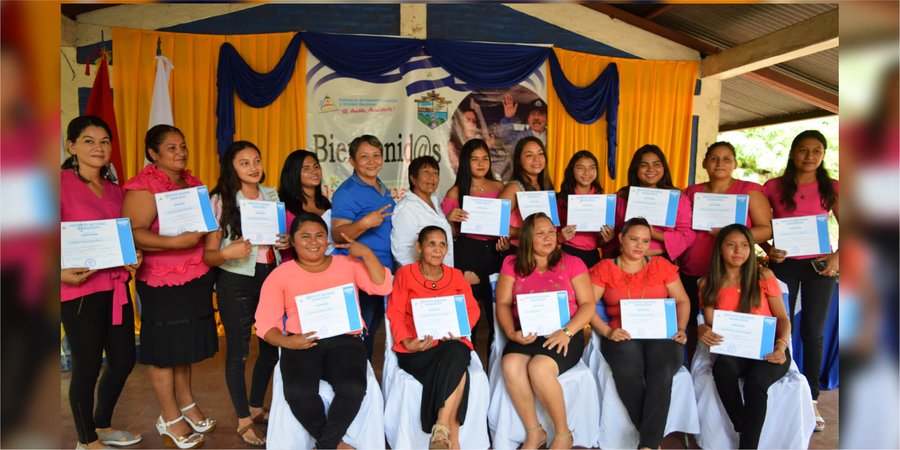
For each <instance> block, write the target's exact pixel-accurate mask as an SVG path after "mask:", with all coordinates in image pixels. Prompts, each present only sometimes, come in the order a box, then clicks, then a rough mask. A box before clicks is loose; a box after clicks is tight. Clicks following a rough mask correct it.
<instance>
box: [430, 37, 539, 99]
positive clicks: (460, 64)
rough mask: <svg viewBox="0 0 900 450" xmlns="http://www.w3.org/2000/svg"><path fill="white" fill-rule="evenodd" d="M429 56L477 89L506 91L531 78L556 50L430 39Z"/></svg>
mask: <svg viewBox="0 0 900 450" xmlns="http://www.w3.org/2000/svg"><path fill="white" fill-rule="evenodd" d="M425 53H427V54H429V55H431V57H432V58H434V59H435V61H437V63H438V65H440V66H441V67H443V68H444V69H445V70H446V71H447V72H450V74H451V75H453V76H454V77H456V78H459V79H460V80H463V81H465V82H466V83H467V84H469V85H470V86H472V87H474V88H475V89H503V88H508V87H510V86H514V85H516V84H519V83H520V82H521V81H523V80H525V79H526V78H528V77H529V76H531V74H532V73H534V71H535V70H538V69H539V68H540V67H541V64H543V63H544V61H546V60H547V55H548V53H552V51H551V50H550V48H548V47H534V46H528V45H504V44H483V43H478V42H461V41H448V40H446V39H426V40H425Z"/></svg>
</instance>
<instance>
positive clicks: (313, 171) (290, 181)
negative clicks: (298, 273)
mask: <svg viewBox="0 0 900 450" xmlns="http://www.w3.org/2000/svg"><path fill="white" fill-rule="evenodd" d="M278 197H279V198H280V199H281V201H282V202H284V209H285V219H286V222H285V223H287V225H288V226H291V223H293V222H294V217H297V216H298V215H300V213H301V212H304V211H305V212H310V213H313V214H316V215H318V216H320V217H322V220H324V221H325V223H326V224H327V225H328V226H329V227H330V226H331V201H330V200H328V197H326V196H325V194H323V193H322V166H320V165H319V158H318V157H316V154H315V153H313V152H310V151H306V150H294V151H293V152H291V154H290V155H288V156H287V158H285V159H284V165H282V166H281V180H280V182H279V186H278ZM333 250H334V241H333V240H332V239H331V230H330V229H329V230H328V249H327V250H326V251H325V252H326V254H328V255H330V254H331V252H332V251H333ZM281 257H282V259H284V260H288V259H293V258H294V249H293V248H291V247H290V246H288V248H287V249H286V250H282V251H281Z"/></svg>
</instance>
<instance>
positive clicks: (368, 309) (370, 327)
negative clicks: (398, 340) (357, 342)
mask: <svg viewBox="0 0 900 450" xmlns="http://www.w3.org/2000/svg"><path fill="white" fill-rule="evenodd" d="M356 295H357V296H358V298H359V314H360V315H361V316H362V319H363V322H364V323H365V326H366V329H365V330H364V331H363V339H364V343H365V347H366V356H367V357H368V358H369V360H371V359H372V351H373V350H374V349H375V335H376V334H377V333H378V328H380V327H381V322H382V321H383V320H384V296H383V295H371V294H369V293H368V292H366V291H364V290H362V289H357V290H356Z"/></svg>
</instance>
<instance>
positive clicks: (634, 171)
mask: <svg viewBox="0 0 900 450" xmlns="http://www.w3.org/2000/svg"><path fill="white" fill-rule="evenodd" d="M647 153H653V154H654V155H656V156H657V157H659V162H660V163H662V166H663V176H662V178H660V180H659V182H658V183H656V187H657V188H659V189H678V188H677V187H675V184H674V183H672V172H671V171H670V170H669V162H668V161H666V155H665V154H663V152H662V149H660V148H659V147H658V146H656V145H653V144H647V145H644V146H642V147H641V148H639V149H637V151H635V152H634V156H632V157H631V164H629V165H628V186H625V187H623V188H622V189H619V192H618V194H619V196H620V197H622V198H624V199H625V200H628V188H630V187H632V186H635V187H641V180H640V179H639V178H638V169H640V167H641V159H643V158H644V155H646V154H647Z"/></svg>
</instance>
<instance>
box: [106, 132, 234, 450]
mask: <svg viewBox="0 0 900 450" xmlns="http://www.w3.org/2000/svg"><path fill="white" fill-rule="evenodd" d="M145 144H146V147H145V148H146V151H145V155H146V157H147V159H149V160H150V161H152V164H148V165H147V166H145V167H144V169H143V170H141V172H140V173H138V174H137V176H135V177H134V178H132V179H130V180H128V182H127V183H125V186H124V188H125V191H126V192H125V202H124V204H123V206H122V213H123V214H124V215H125V216H126V217H128V218H130V219H131V226H132V231H133V233H134V243H135V245H136V246H137V247H138V248H139V249H141V250H142V251H144V252H146V256H145V258H144V264H143V266H142V267H141V268H140V270H138V272H137V292H138V294H139V295H140V296H141V354H140V362H141V363H142V364H148V365H150V383H151V384H152V385H153V390H154V392H155V393H156V398H157V400H158V401H159V404H160V408H161V410H162V411H161V414H160V416H159V419H158V420H157V422H156V430H157V431H158V432H159V435H160V436H161V437H162V438H163V440H164V441H166V443H168V444H170V445H175V446H177V447H179V448H194V447H197V446H199V445H201V444H203V440H204V438H203V435H202V434H201V433H206V432H209V431H212V430H213V428H215V426H216V421H215V420H213V419H211V418H208V417H206V416H205V415H204V414H203V412H202V411H201V410H200V408H199V407H198V406H197V403H195V401H194V397H193V394H192V393H191V364H193V363H195V362H199V361H202V360H204V359H206V358H209V357H211V356H213V355H214V354H215V353H216V351H218V349H219V340H218V337H217V336H216V323H215V319H214V317H213V308H212V287H213V283H214V281H215V280H214V277H213V274H212V272H211V271H210V269H209V266H207V265H206V264H205V263H204V262H203V236H204V235H205V234H206V233H205V232H197V231H188V232H183V233H181V234H178V235H176V236H163V235H160V234H159V231H160V221H159V218H158V217H157V216H158V214H157V203H156V200H155V198H154V194H157V193H164V192H170V191H177V190H180V189H185V188H191V187H196V186H202V185H203V182H202V181H200V179H199V178H197V177H195V176H193V175H191V172H190V170H187V159H188V149H187V144H186V143H185V140H184V135H183V134H182V133H181V130H179V129H178V128H175V127H173V126H171V125H156V126H154V127H153V128H151V129H150V130H148V131H147V135H146V138H145Z"/></svg>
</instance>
